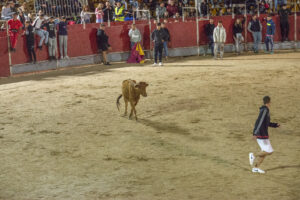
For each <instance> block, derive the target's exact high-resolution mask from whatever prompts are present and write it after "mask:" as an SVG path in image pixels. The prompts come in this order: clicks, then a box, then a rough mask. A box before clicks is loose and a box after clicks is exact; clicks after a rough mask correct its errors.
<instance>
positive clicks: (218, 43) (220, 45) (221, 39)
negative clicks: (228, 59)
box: [214, 21, 226, 59]
mask: <svg viewBox="0 0 300 200" xmlns="http://www.w3.org/2000/svg"><path fill="white" fill-rule="evenodd" d="M225 42H226V30H225V28H224V27H223V23H222V21H219V22H218V26H217V27H216V28H215V29H214V43H215V49H214V50H215V52H214V56H215V59H217V58H218V51H219V49H220V58H221V59H223V55H224V44H225Z"/></svg>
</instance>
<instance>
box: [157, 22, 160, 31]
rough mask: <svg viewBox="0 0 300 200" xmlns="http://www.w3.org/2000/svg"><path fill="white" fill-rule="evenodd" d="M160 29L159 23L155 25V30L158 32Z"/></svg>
mask: <svg viewBox="0 0 300 200" xmlns="http://www.w3.org/2000/svg"><path fill="white" fill-rule="evenodd" d="M160 28H161V23H160V22H159V23H157V24H156V29H157V30H160Z"/></svg>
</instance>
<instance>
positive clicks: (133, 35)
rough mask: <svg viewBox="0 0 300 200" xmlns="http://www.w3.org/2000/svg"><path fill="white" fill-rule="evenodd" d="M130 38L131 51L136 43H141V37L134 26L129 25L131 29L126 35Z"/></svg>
mask: <svg viewBox="0 0 300 200" xmlns="http://www.w3.org/2000/svg"><path fill="white" fill-rule="evenodd" d="M128 35H129V37H130V47H131V49H132V48H133V47H134V45H135V44H136V43H138V42H141V39H142V36H141V33H140V31H139V30H138V29H137V28H136V25H135V24H132V25H131V29H130V30H129V33H128Z"/></svg>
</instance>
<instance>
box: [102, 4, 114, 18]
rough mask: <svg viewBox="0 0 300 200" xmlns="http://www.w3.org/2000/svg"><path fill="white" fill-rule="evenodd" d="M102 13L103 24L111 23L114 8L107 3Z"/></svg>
mask: <svg viewBox="0 0 300 200" xmlns="http://www.w3.org/2000/svg"><path fill="white" fill-rule="evenodd" d="M103 12H104V16H103V19H104V21H105V22H108V20H109V21H113V17H114V8H113V7H112V6H111V4H110V2H109V1H107V2H105V7H104V10H103Z"/></svg>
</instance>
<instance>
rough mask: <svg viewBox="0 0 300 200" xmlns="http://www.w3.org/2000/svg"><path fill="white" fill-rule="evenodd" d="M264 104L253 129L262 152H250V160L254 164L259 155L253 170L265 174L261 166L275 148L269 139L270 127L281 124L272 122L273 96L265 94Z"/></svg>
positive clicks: (276, 126)
mask: <svg viewBox="0 0 300 200" xmlns="http://www.w3.org/2000/svg"><path fill="white" fill-rule="evenodd" d="M263 102H264V105H263V106H262V107H261V108H260V112H259V115H258V118H257V120H256V123H255V127H254V130H253V139H254V140H256V141H257V143H258V145H259V146H260V148H261V152H259V153H256V154H255V155H254V153H249V161H250V165H251V166H252V165H253V163H254V160H255V158H256V157H258V160H257V162H256V163H255V165H254V168H252V172H254V173H256V172H258V173H261V174H264V173H265V171H263V170H261V169H260V168H259V166H260V165H261V163H262V162H263V161H264V159H265V157H266V156H268V155H271V154H272V153H273V148H272V145H271V143H270V140H269V133H268V127H269V126H270V127H273V128H278V127H280V124H278V123H272V122H270V111H269V109H270V105H271V98H270V97H269V96H265V97H264V98H263Z"/></svg>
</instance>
